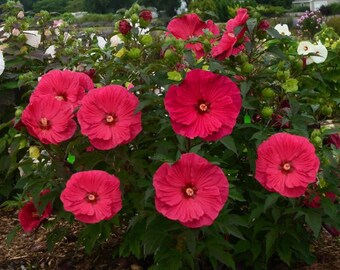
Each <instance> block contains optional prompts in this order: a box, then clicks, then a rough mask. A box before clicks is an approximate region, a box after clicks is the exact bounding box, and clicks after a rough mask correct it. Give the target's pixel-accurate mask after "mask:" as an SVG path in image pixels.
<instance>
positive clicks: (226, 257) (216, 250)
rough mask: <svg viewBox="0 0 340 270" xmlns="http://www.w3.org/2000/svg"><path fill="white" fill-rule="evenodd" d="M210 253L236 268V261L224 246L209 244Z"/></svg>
mask: <svg viewBox="0 0 340 270" xmlns="http://www.w3.org/2000/svg"><path fill="white" fill-rule="evenodd" d="M209 253H210V256H211V257H214V258H216V259H217V260H218V261H220V262H221V263H223V264H224V265H226V266H229V267H231V268H232V269H234V270H235V269H236V266H235V261H234V259H233V257H232V256H231V255H230V253H229V252H225V251H224V250H223V246H209Z"/></svg>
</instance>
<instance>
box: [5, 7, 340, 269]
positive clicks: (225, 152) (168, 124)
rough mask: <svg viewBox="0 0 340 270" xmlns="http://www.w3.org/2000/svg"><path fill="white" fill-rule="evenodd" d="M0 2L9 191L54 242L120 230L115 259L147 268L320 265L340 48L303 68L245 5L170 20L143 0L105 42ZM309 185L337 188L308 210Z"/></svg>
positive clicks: (335, 182)
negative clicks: (317, 244) (216, 18)
mask: <svg viewBox="0 0 340 270" xmlns="http://www.w3.org/2000/svg"><path fill="white" fill-rule="evenodd" d="M4 7H6V8H7V9H6V12H7V13H6V14H8V18H7V19H6V21H5V26H4V31H5V32H1V35H2V36H1V37H0V38H3V37H4V38H5V39H6V40H5V42H4V44H3V45H2V47H1V48H2V51H3V56H4V62H5V68H4V71H3V73H2V74H1V77H0V81H1V85H0V87H1V91H2V93H3V97H4V98H2V99H1V102H2V103H3V104H4V107H5V108H6V109H5V110H4V111H0V113H1V119H4V120H3V121H4V122H3V123H2V124H1V125H0V132H1V137H0V155H1V156H0V158H1V161H3V162H2V163H1V167H0V176H1V179H4V180H2V182H1V189H0V192H1V193H0V194H1V196H2V199H3V200H6V201H5V202H4V204H3V205H4V206H8V207H13V206H16V207H18V208H21V207H22V205H23V201H26V200H27V201H28V203H32V204H33V206H34V207H35V208H36V210H37V211H38V214H39V217H43V218H42V219H39V220H38V223H39V224H42V226H44V225H45V224H46V223H47V224H48V225H49V226H46V227H47V228H48V231H49V236H48V242H49V243H50V244H51V243H52V244H53V243H56V242H58V241H61V240H62V239H63V238H64V236H65V235H67V233H68V231H69V230H71V227H72V224H73V223H75V222H81V224H82V231H81V232H80V236H79V243H80V244H81V245H84V246H85V251H86V252H91V250H93V249H94V248H96V247H97V245H99V244H100V243H101V242H103V241H106V240H108V239H110V238H112V237H113V236H114V235H115V237H117V235H118V236H119V237H118V238H119V241H118V244H117V245H116V246H115V247H114V251H113V256H115V257H118V256H120V257H129V256H134V257H135V258H136V259H138V260H145V263H148V267H150V269H181V268H184V269H202V268H211V267H212V268H213V269H219V268H221V267H222V266H223V265H226V266H228V267H230V268H231V269H237V268H239V267H243V268H248V269H266V268H268V267H269V265H270V263H271V262H272V261H275V260H276V259H277V258H279V259H280V260H281V261H283V262H284V263H286V264H288V265H292V264H293V263H294V262H296V261H299V260H304V261H305V262H307V263H312V262H313V260H314V259H315V257H314V256H313V254H312V253H311V251H310V250H309V244H310V243H311V242H312V241H313V240H314V239H315V238H317V237H318V235H319V233H320V230H321V228H322V225H323V224H324V225H326V226H328V227H329V226H330V227H331V228H333V229H339V227H340V220H339V215H338V212H339V205H338V203H337V202H338V197H337V196H339V190H338V186H339V177H338V176H339V173H340V172H339V168H338V166H337V165H338V161H339V149H337V147H335V143H334V142H336V140H334V139H332V140H331V141H328V139H329V138H333V137H330V136H331V135H332V136H336V134H337V132H338V131H339V130H338V126H337V125H338V124H337V123H335V122H334V119H338V118H339V100H340V96H339V85H338V78H339V71H340V63H339V62H338V61H334V59H337V57H339V53H340V48H338V47H334V48H329V50H328V55H327V57H326V58H325V61H323V62H321V63H317V62H316V61H315V63H313V64H311V65H305V64H304V62H303V59H304V57H305V56H306V55H301V54H299V51H298V46H299V40H298V39H296V38H295V37H294V36H289V35H286V34H282V33H281V32H280V31H278V30H277V29H276V30H275V29H274V28H272V27H269V26H268V25H265V26H264V24H263V20H262V18H255V17H254V16H252V15H251V14H249V11H248V10H247V9H246V8H240V9H239V10H238V11H237V14H236V16H235V17H234V18H232V19H230V20H229V21H227V22H225V27H224V26H223V27H221V29H219V28H218V27H217V24H216V23H214V22H213V21H206V22H205V21H203V20H202V19H200V18H199V17H198V15H196V14H187V15H183V16H179V17H176V18H174V19H173V20H172V21H170V23H169V24H168V25H167V28H166V29H165V28H161V27H159V26H157V25H155V22H154V17H153V16H152V13H150V12H146V9H145V8H142V7H140V6H139V5H137V4H134V5H133V6H132V7H131V8H130V9H129V10H128V11H126V12H123V13H119V14H117V15H116V23H115V28H114V30H113V33H112V34H111V35H110V36H102V35H103V34H102V33H91V32H89V31H88V32H84V33H83V32H82V33H79V31H76V29H73V26H70V25H68V23H67V22H64V23H62V24H61V25H59V26H55V25H54V24H53V21H52V20H50V18H49V16H50V15H49V14H48V13H45V12H43V13H40V14H36V17H35V20H30V19H29V18H28V17H27V16H24V17H22V16H21V15H20V16H17V14H18V13H19V12H20V6H18V5H17V4H13V2H8V3H7V4H6V5H5V6H4ZM150 15H151V16H150ZM36 21H38V22H39V24H37V23H36ZM14 27H16V29H18V30H19V31H21V30H22V29H25V30H29V29H31V28H32V29H33V28H34V29H38V30H36V31H38V33H39V34H40V35H41V42H40V43H39V44H38V47H36V46H30V45H29V44H27V43H26V37H25V35H21V34H19V36H16V35H13V34H10V35H9V36H4V34H5V33H7V32H8V33H11V32H12V29H13V28H14ZM160 29H161V30H160ZM20 33H21V32H20ZM285 33H288V32H287V31H286V32H285ZM100 37H101V38H100ZM107 40H110V42H107ZM50 46H54V48H55V52H54V54H53V55H52V54H51V53H46V49H47V48H49V47H50ZM314 53H315V52H314ZM313 56H314V55H313ZM39 77H41V78H40V80H39V79H38V78H39ZM311 186H312V187H313V191H315V192H317V193H318V194H327V192H331V193H332V194H335V196H336V198H334V197H332V199H330V198H329V197H327V196H322V197H320V200H319V201H318V203H319V204H320V207H317V208H313V207H308V204H306V203H305V201H306V197H308V198H310V194H311V192H310V187H311ZM45 189H48V190H50V192H49V193H48V194H46V195H44V196H40V193H41V191H42V190H45ZM18 194H19V195H20V196H18ZM27 194H30V197H32V199H31V198H30V199H29V200H28V199H27ZM15 196H16V197H15ZM13 197H14V198H19V199H17V200H13ZM40 197H41V198H40ZM10 199H12V200H10ZM40 199H41V200H44V202H43V203H40ZM49 203H50V204H49ZM47 205H51V206H52V207H53V212H52V214H53V215H55V217H56V218H54V219H51V220H49V219H48V215H47V214H49V213H47V214H46V212H45V211H46V210H45V209H46V206H47ZM32 209H33V207H32ZM46 219H47V220H46ZM60 220H62V221H63V222H61V224H62V225H60V223H58V222H59V221H60ZM39 224H38V225H39ZM38 225H37V226H38ZM37 226H34V228H37ZM58 226H63V229H62V230H60V229H58ZM52 244H51V245H50V246H49V247H50V248H52V246H53V245H52Z"/></svg>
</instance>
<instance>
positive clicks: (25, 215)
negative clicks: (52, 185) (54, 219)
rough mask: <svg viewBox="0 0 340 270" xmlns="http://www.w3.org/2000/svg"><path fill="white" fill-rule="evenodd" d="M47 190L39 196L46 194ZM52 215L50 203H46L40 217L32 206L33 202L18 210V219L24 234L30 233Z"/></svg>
mask: <svg viewBox="0 0 340 270" xmlns="http://www.w3.org/2000/svg"><path fill="white" fill-rule="evenodd" d="M48 192H49V190H44V191H42V192H41V194H40V195H41V196H43V195H45V194H46V193H48ZM51 213H52V205H51V203H48V204H47V205H46V207H45V209H44V211H43V212H42V214H41V215H39V213H38V210H37V208H36V207H35V206H34V203H33V202H28V203H26V204H25V205H24V207H23V208H21V209H20V211H19V213H18V218H19V222H20V225H21V227H22V228H23V230H24V231H25V232H31V231H33V230H35V229H36V228H38V227H39V225H40V223H41V222H42V221H43V220H44V219H46V218H48V217H49V216H50V215H51Z"/></svg>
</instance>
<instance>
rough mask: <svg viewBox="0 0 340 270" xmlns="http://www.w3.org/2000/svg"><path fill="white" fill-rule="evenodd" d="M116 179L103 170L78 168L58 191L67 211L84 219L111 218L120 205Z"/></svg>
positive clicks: (82, 220) (86, 220) (99, 219)
mask: <svg viewBox="0 0 340 270" xmlns="http://www.w3.org/2000/svg"><path fill="white" fill-rule="evenodd" d="M119 185H120V182H119V179H118V178H117V177H115V176H114V175H110V174H108V173H107V172H104V171H96V170H93V171H86V172H78V173H75V174H73V175H72V176H71V178H70V179H69V180H68V181H67V183H66V188H65V189H64V190H63V192H62V193H61V195H60V199H61V201H62V202H63V204H64V209H65V210H66V211H69V212H72V213H73V214H74V216H75V218H76V219H78V220H79V221H81V222H85V223H98V222H100V221H102V220H108V219H111V218H112V217H113V216H114V215H116V214H117V213H118V212H119V211H120V209H122V200H121V192H120V189H119Z"/></svg>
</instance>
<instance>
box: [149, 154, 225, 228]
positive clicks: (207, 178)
mask: <svg viewBox="0 0 340 270" xmlns="http://www.w3.org/2000/svg"><path fill="white" fill-rule="evenodd" d="M153 186H154V188H155V191H156V196H155V204H156V209H157V211H158V212H160V213H161V214H163V215H164V216H166V217H167V218H169V219H171V220H178V221H179V222H180V223H182V224H183V225H184V226H187V227H190V228H198V227H202V226H209V225H211V224H212V223H213V222H214V220H215V219H216V218H217V216H218V214H219V212H220V211H221V209H222V208H223V206H224V204H225V202H226V201H227V198H228V194H229V183H228V179H227V178H226V176H225V175H224V174H223V172H222V170H221V169H220V168H219V167H218V166H216V165H213V164H211V163H209V162H208V161H207V160H206V159H204V158H202V157H200V156H198V155H196V154H193V153H189V154H183V155H182V156H181V158H180V159H179V160H178V161H177V162H175V163H174V164H172V165H171V166H170V165H169V164H167V163H164V164H163V165H162V166H161V167H159V168H158V170H157V171H156V173H155V174H154V177H153Z"/></svg>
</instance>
